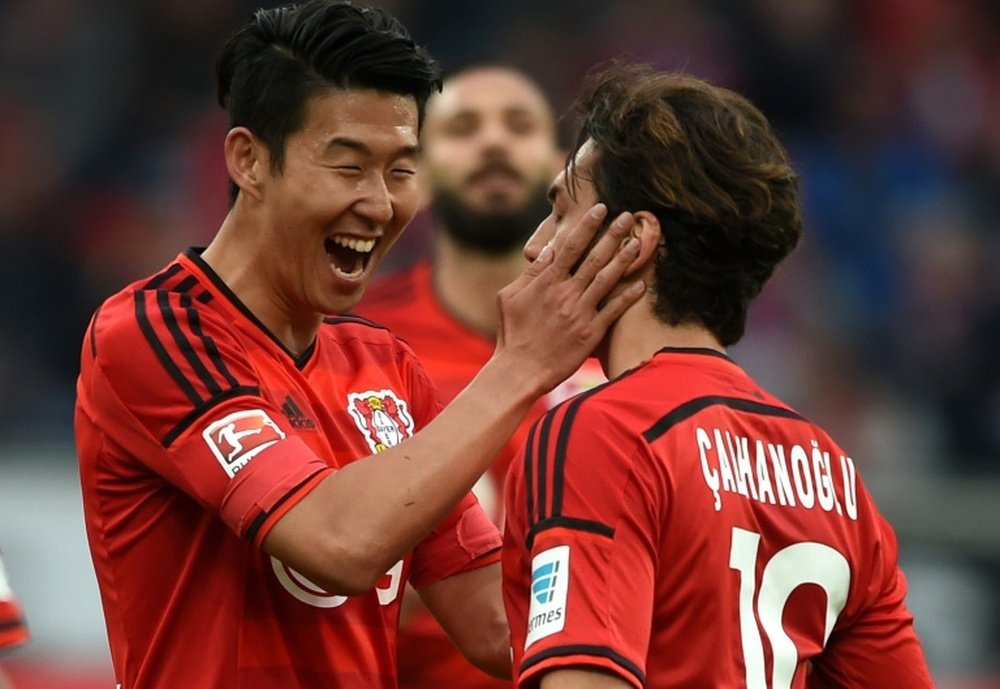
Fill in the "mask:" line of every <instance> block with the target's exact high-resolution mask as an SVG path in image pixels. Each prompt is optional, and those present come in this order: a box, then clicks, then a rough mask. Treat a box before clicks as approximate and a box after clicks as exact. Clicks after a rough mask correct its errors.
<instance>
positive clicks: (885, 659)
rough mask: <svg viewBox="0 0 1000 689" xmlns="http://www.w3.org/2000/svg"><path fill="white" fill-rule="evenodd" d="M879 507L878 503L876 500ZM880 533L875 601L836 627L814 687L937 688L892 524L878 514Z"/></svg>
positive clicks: (817, 669)
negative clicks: (917, 627)
mask: <svg viewBox="0 0 1000 689" xmlns="http://www.w3.org/2000/svg"><path fill="white" fill-rule="evenodd" d="M869 504H870V505H871V508H872V509H873V510H874V504H872V503H871V502H870V499H869ZM877 521H878V529H879V531H880V537H879V539H878V541H877V543H878V544H879V546H878V553H877V554H876V558H875V570H874V571H873V572H872V576H871V577H870V578H869V581H870V582H871V584H870V586H871V593H870V595H869V596H868V598H869V600H870V603H869V604H868V605H866V606H865V607H864V609H863V610H862V611H861V612H860V613H859V615H858V616H857V617H856V618H855V619H851V620H848V621H847V622H846V624H845V625H844V627H843V628H841V629H838V628H835V629H834V631H833V633H832V634H831V636H830V639H829V641H828V643H827V646H826V649H825V650H824V652H823V655H822V656H821V658H820V659H817V661H816V662H815V663H814V666H813V670H812V672H811V673H810V675H809V679H808V687H809V689H933V687H934V682H933V680H932V679H931V675H930V671H929V669H928V667H927V661H926V659H925V657H924V652H923V649H922V648H921V645H920V641H919V639H918V638H917V634H916V631H915V630H914V627H913V615H912V614H911V613H910V611H909V610H908V609H907V607H906V578H905V576H904V575H903V572H902V570H901V569H900V568H899V565H898V562H897V557H898V547H897V543H896V536H895V533H894V532H893V530H892V527H891V526H890V525H889V524H888V522H886V521H885V519H883V518H882V517H881V516H878V517H877Z"/></svg>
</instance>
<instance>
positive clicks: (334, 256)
mask: <svg viewBox="0 0 1000 689" xmlns="http://www.w3.org/2000/svg"><path fill="white" fill-rule="evenodd" d="M323 246H324V248H325V249H326V255H327V258H328V259H329V260H330V265H331V266H333V269H334V271H336V272H337V273H338V274H340V275H341V276H342V277H345V278H357V277H360V276H361V274H362V273H364V272H365V268H366V267H367V266H368V260H369V259H370V258H371V255H372V249H374V248H375V240H374V239H359V238H358V237H348V236H346V235H340V234H338V235H334V236H333V237H328V238H327V240H326V241H325V242H324V244H323Z"/></svg>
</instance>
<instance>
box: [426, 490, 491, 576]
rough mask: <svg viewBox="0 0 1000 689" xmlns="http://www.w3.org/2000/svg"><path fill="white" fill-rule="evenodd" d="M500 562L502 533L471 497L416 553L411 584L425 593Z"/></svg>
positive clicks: (434, 531)
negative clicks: (440, 583) (455, 577)
mask: <svg viewBox="0 0 1000 689" xmlns="http://www.w3.org/2000/svg"><path fill="white" fill-rule="evenodd" d="M499 559H500V532H499V531H498V530H497V528H496V526H494V525H493V522H492V521H491V520H490V518H489V517H488V516H487V515H486V512H484V511H483V509H482V508H481V507H480V506H479V501H478V500H476V497H475V496H474V495H472V493H469V494H468V495H466V496H465V498H463V499H462V502H461V503H459V505H458V507H456V508H455V509H454V510H452V512H451V513H450V514H449V515H448V517H447V518H446V519H445V520H444V521H443V522H441V524H439V525H438V526H437V528H435V529H434V530H433V531H432V532H431V533H430V535H429V536H427V538H425V539H424V540H423V541H421V543H420V544H419V545H418V546H417V547H416V549H415V550H414V552H413V568H412V569H411V571H410V581H411V583H412V584H413V586H414V587H415V588H417V589H422V588H424V587H426V586H429V585H430V584H433V583H435V582H437V581H440V580H441V579H445V578H447V577H450V576H453V575H455V574H461V573H462V572H467V571H469V570H472V569H477V568H479V567H485V566H486V565H489V564H492V563H494V562H498V561H499Z"/></svg>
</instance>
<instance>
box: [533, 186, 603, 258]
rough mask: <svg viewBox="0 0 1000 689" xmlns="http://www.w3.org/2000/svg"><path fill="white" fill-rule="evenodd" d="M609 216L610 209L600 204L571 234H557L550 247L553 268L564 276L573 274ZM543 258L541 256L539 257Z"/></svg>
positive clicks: (591, 210) (589, 212) (592, 209)
mask: <svg viewBox="0 0 1000 689" xmlns="http://www.w3.org/2000/svg"><path fill="white" fill-rule="evenodd" d="M607 214H608V207H607V206H605V205H604V204H603V203H598V204H597V205H595V206H594V207H593V208H591V209H590V210H589V211H587V212H586V213H585V214H584V216H583V218H582V219H581V220H580V222H579V223H578V224H577V226H576V227H574V228H573V229H572V230H571V231H570V232H568V233H565V234H560V233H557V234H556V236H555V237H553V239H552V241H551V242H550V247H551V249H552V251H553V253H554V254H555V257H554V259H553V263H552V265H553V267H554V268H555V269H556V270H557V271H560V272H561V273H563V274H569V273H571V272H573V267H574V266H575V265H576V264H577V263H578V262H579V260H580V257H581V256H583V255H584V254H585V253H586V252H587V248H588V247H589V246H590V244H591V240H593V238H594V235H596V234H597V231H598V230H599V229H600V228H601V225H602V224H603V223H604V218H605V216H607ZM539 258H541V255H539Z"/></svg>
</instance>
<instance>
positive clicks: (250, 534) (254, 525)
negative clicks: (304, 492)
mask: <svg viewBox="0 0 1000 689" xmlns="http://www.w3.org/2000/svg"><path fill="white" fill-rule="evenodd" d="M320 471H322V469H320ZM315 476H316V472H313V473H311V474H309V476H307V477H306V478H304V479H302V480H301V481H300V482H299V483H298V484H296V486H295V487H294V488H292V489H291V490H290V491H288V492H287V493H285V494H284V495H282V496H281V498H280V499H279V500H278V502H276V503H274V506H273V507H271V509H270V510H268V511H267V512H261V513H260V514H258V515H257V516H256V517H254V518H253V521H252V522H250V526H249V527H247V532H246V534H245V536H244V538H246V539H247V540H248V541H250V542H251V543H253V542H254V539H256V538H257V532H258V531H260V527H262V526H264V522H266V521H267V518H268V517H270V516H271V515H272V514H274V513H275V512H277V511H278V510H279V509H280V508H281V506H282V505H284V504H285V503H286V502H287V501H288V498H290V497H292V496H293V495H295V494H296V493H298V492H299V489H300V488H302V486H304V485H305V484H307V483H308V482H309V481H312V480H313V477H315Z"/></svg>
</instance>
